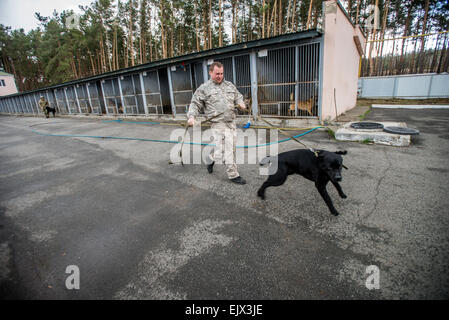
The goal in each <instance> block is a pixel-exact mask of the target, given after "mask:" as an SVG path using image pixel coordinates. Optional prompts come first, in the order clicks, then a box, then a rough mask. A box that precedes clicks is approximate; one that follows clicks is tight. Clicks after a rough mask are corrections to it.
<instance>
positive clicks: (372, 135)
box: [335, 122, 411, 147]
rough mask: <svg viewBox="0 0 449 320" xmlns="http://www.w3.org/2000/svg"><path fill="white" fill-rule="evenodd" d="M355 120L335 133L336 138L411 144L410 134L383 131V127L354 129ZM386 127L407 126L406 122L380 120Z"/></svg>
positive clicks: (384, 143) (399, 145)
mask: <svg viewBox="0 0 449 320" xmlns="http://www.w3.org/2000/svg"><path fill="white" fill-rule="evenodd" d="M352 123H354V122H348V123H347V124H345V125H344V126H343V128H340V129H338V130H337V132H336V133H335V139H337V140H339V141H359V142H361V141H368V140H370V141H372V142H374V143H377V144H383V145H387V146H396V147H406V146H409V145H410V142H411V137H410V136H409V135H402V134H392V133H388V132H385V131H383V130H382V129H374V130H364V129H353V128H351V124H352ZM379 123H381V124H383V125H384V127H389V126H394V127H405V128H406V127H407V125H406V124H405V122H379Z"/></svg>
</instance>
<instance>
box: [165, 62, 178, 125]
mask: <svg viewBox="0 0 449 320" xmlns="http://www.w3.org/2000/svg"><path fill="white" fill-rule="evenodd" d="M167 76H168V87H169V91H170V103H171V110H172V113H173V117H176V105H175V97H174V96H173V84H172V82H171V81H172V79H171V70H170V67H167Z"/></svg>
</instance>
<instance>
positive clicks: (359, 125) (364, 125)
mask: <svg viewBox="0 0 449 320" xmlns="http://www.w3.org/2000/svg"><path fill="white" fill-rule="evenodd" d="M351 128H353V129H364V130H366V129H383V128H384V125H383V124H381V123H377V122H366V121H364V122H354V123H351Z"/></svg>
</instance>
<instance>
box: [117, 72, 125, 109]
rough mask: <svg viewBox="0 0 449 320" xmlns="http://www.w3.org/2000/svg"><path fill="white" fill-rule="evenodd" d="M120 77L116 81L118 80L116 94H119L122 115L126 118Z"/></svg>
mask: <svg viewBox="0 0 449 320" xmlns="http://www.w3.org/2000/svg"><path fill="white" fill-rule="evenodd" d="M121 77H122V76H119V77H117V80H118V92H119V93H120V101H121V102H122V109H123V114H124V115H125V116H126V105H125V99H123V92H122V81H121V80H120V78H121Z"/></svg>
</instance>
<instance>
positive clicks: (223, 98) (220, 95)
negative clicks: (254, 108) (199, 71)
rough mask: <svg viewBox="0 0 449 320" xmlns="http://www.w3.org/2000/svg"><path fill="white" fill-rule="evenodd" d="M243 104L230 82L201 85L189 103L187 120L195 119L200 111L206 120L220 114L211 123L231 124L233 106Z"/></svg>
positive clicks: (238, 93)
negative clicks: (202, 111)
mask: <svg viewBox="0 0 449 320" xmlns="http://www.w3.org/2000/svg"><path fill="white" fill-rule="evenodd" d="M240 103H243V96H242V94H241V93H240V92H239V91H238V90H237V88H236V87H235V86H234V84H233V83H232V82H230V81H226V80H224V79H223V81H222V82H221V83H220V84H218V83H216V82H214V81H213V80H209V81H207V82H205V83H203V84H202V85H201V86H200V87H199V88H198V89H197V90H196V91H195V93H194V95H193V97H192V101H191V103H190V107H189V111H188V112H187V118H190V117H191V116H193V117H197V116H198V115H199V113H200V111H201V110H204V113H205V115H206V117H207V118H210V117H213V116H215V115H217V114H219V113H221V112H224V114H222V115H221V116H219V117H217V118H215V119H213V120H212V121H211V122H231V121H234V119H235V108H234V106H235V105H238V104H240Z"/></svg>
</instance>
